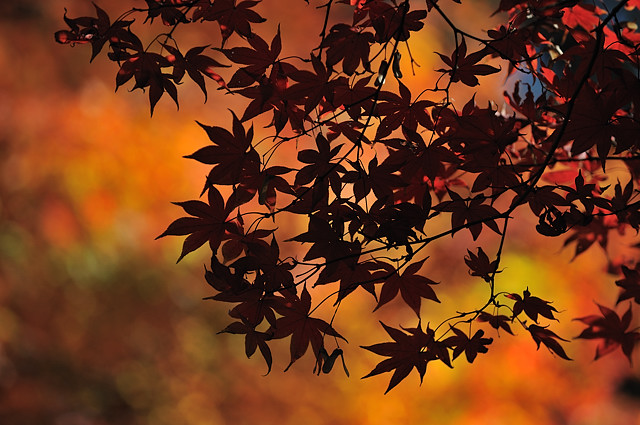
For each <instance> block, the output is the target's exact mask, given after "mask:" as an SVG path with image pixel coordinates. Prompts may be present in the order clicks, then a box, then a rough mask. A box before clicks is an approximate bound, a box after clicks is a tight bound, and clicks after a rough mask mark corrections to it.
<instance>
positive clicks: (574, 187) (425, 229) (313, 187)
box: [55, 0, 640, 391]
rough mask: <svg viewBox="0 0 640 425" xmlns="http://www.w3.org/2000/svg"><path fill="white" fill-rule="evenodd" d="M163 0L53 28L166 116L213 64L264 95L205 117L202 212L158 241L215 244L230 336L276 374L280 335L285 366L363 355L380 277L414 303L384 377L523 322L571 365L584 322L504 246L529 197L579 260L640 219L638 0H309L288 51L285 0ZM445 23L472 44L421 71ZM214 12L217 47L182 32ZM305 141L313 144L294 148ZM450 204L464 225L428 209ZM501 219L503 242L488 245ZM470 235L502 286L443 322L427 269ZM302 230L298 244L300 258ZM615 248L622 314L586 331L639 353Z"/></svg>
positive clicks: (637, 274) (198, 155)
mask: <svg viewBox="0 0 640 425" xmlns="http://www.w3.org/2000/svg"><path fill="white" fill-rule="evenodd" d="M145 1H146V6H147V7H146V8H132V9H131V10H129V11H128V12H126V13H124V14H122V15H120V17H118V18H117V19H112V18H111V17H110V15H109V14H108V13H107V12H106V11H105V10H103V9H101V8H100V7H99V6H98V5H95V16H85V17H77V18H71V17H69V16H67V15H68V14H67V13H65V16H64V21H65V22H66V24H67V26H68V28H67V29H64V30H60V31H58V32H56V34H55V39H56V41H58V42H59V43H62V44H69V45H75V44H85V45H90V46H91V49H92V51H91V59H92V60H93V59H94V58H95V57H96V56H97V55H99V54H101V53H103V52H106V56H107V57H108V58H109V59H110V60H111V61H113V62H115V64H117V66H118V72H117V75H116V89H117V88H119V87H121V86H128V87H129V88H130V89H132V90H135V89H140V90H141V91H144V92H146V93H148V96H149V104H150V108H151V113H152V114H153V110H154V108H155V107H156V104H157V103H158V101H159V100H160V99H161V98H162V97H163V96H164V94H165V93H166V94H168V96H169V97H170V98H171V99H172V100H173V101H174V102H175V103H176V105H177V104H178V88H179V85H180V84H181V83H183V82H184V81H185V80H188V79H190V80H192V81H193V82H194V83H195V84H196V85H197V86H198V87H199V88H200V90H201V91H202V92H203V94H204V95H205V100H206V98H207V96H209V97H210V93H208V92H207V86H208V84H211V82H209V83H208V82H207V79H210V80H213V84H212V85H213V87H216V88H218V90H220V92H221V93H224V94H227V95H233V96H235V97H236V98H241V99H245V107H244V109H241V110H236V111H233V112H232V113H231V114H230V116H229V117H228V118H229V119H228V120H227V121H225V122H226V124H225V122H216V123H212V124H204V123H202V124H201V123H199V124H200V126H201V127H202V129H203V130H204V132H205V133H206V135H207V136H208V138H209V139H210V141H211V143H210V144H209V145H207V146H204V147H202V148H201V149H199V150H198V151H196V152H194V153H191V154H189V155H187V158H191V159H193V160H195V161H198V162H200V163H204V164H208V165H210V166H211V171H210V173H209V174H208V176H207V179H206V182H205V185H204V190H203V193H202V199H201V200H191V201H186V202H178V203H176V205H178V206H179V207H181V208H182V209H183V210H184V213H185V214H186V215H185V217H182V218H178V219H177V220H175V221H174V222H173V223H171V224H170V225H169V226H168V228H167V229H166V230H165V231H164V232H163V233H162V234H161V235H160V237H163V236H168V235H175V236H186V239H185V240H184V245H183V249H182V253H181V254H180V257H179V258H180V259H182V258H183V257H184V256H185V255H187V254H189V253H190V252H192V251H194V250H196V249H198V248H200V247H202V246H203V245H207V246H208V249H210V250H211V252H212V256H211V263H210V264H208V266H207V269H206V273H205V279H206V281H207V283H208V284H209V285H210V286H211V289H212V291H213V294H212V295H211V297H209V299H211V300H215V301H219V302H222V303H229V304H230V305H231V308H230V310H229V315H230V316H231V319H232V321H231V323H230V324H229V325H228V326H227V327H226V328H225V329H223V330H222V331H221V332H225V333H231V334H239V335H243V337H244V339H245V342H246V355H247V356H248V357H251V356H252V355H253V354H254V353H255V352H256V350H257V349H259V351H260V354H261V355H262V357H263V358H264V360H265V361H266V364H267V367H268V369H269V370H271V366H272V353H271V349H270V345H269V344H270V343H272V341H274V340H278V339H286V340H288V341H289V344H290V360H289V366H288V367H287V369H288V368H289V367H290V366H291V365H292V364H293V363H295V362H296V361H297V360H298V359H300V358H301V357H303V356H304V355H305V354H307V353H311V354H310V355H312V356H314V357H315V359H316V371H317V373H329V372H331V371H332V369H333V367H334V365H335V364H336V360H337V358H338V357H340V358H341V360H342V365H343V366H344V370H345V372H346V371H347V367H346V363H345V359H344V354H343V350H342V349H341V348H340V344H342V343H344V342H345V341H346V340H345V337H344V336H343V333H342V332H341V331H340V314H339V310H340V306H341V305H342V304H344V303H345V302H348V301H349V297H350V295H351V294H352V293H353V292H354V291H366V292H368V293H369V294H370V297H371V299H372V304H371V306H372V308H374V309H376V310H377V309H382V308H385V305H386V304H387V303H389V302H390V301H391V300H393V299H396V298H401V299H402V301H403V302H404V303H405V304H406V306H407V308H408V309H410V311H413V313H412V314H415V317H416V322H415V323H414V324H406V326H403V327H399V328H395V327H393V326H390V325H389V324H385V323H382V326H383V327H384V330H385V331H386V332H387V333H388V335H389V338H390V340H388V341H386V342H381V343H377V344H373V345H369V346H364V347H363V348H365V349H366V350H369V351H371V352H373V353H375V354H377V355H380V356H382V357H385V358H384V359H383V360H381V361H380V362H379V363H378V365H377V366H376V367H375V368H374V369H373V370H372V371H371V372H370V373H369V374H368V375H367V377H368V376H374V375H378V374H381V373H387V372H389V373H391V378H390V382H389V384H388V388H387V391H389V390H391V389H392V388H393V387H394V386H395V385H397V384H398V383H399V382H400V381H402V380H403V379H404V378H405V377H406V376H407V375H409V373H411V372H412V370H413V369H414V368H415V369H416V370H417V372H418V374H419V376H420V378H421V379H422V377H423V376H424V375H425V373H426V368H427V364H428V363H429V362H443V363H444V364H446V365H447V366H449V367H453V363H454V362H455V361H458V358H462V357H464V358H465V359H466V360H467V361H468V362H470V363H473V362H474V360H475V359H476V358H477V356H478V355H479V354H484V353H487V351H488V350H489V348H490V346H491V344H492V343H493V337H492V335H497V333H498V332H499V331H502V332H503V333H508V334H513V329H514V327H521V328H523V329H524V330H526V331H527V332H528V334H530V336H531V338H532V339H533V341H534V342H535V343H536V344H537V346H538V347H540V345H541V344H542V345H544V346H545V347H546V348H547V349H548V350H549V351H550V352H551V353H553V354H555V355H557V356H558V357H560V358H562V359H566V360H570V358H569V356H568V355H567V353H566V351H565V348H564V343H565V342H566V341H567V339H565V338H563V337H561V336H559V335H557V334H556V333H555V332H554V331H553V330H552V328H553V321H555V320H557V317H556V315H557V310H556V308H555V307H554V306H553V305H552V304H551V302H550V301H547V300H544V299H541V298H540V297H538V296H536V295H534V294H535V290H533V291H530V289H529V288H522V290H521V291H520V292H518V293H511V292H506V291H504V290H501V285H500V279H499V277H500V275H499V273H500V272H501V264H500V263H501V259H502V257H503V254H504V253H503V249H504V246H505V245H504V242H505V239H506V238H507V235H508V234H509V233H510V232H509V231H510V229H511V228H512V227H513V226H514V221H517V218H516V217H517V216H516V214H515V213H516V210H518V212H520V211H529V212H530V213H532V214H533V215H535V217H536V220H537V224H536V225H535V230H536V231H537V232H538V233H539V234H541V235H544V236H546V237H551V238H555V237H561V238H564V240H565V245H570V244H573V245H574V246H575V248H574V249H575V255H576V256H578V255H580V254H581V253H583V252H584V251H585V250H587V249H588V248H589V247H590V246H592V245H594V244H599V245H600V246H601V247H602V248H604V249H605V252H606V249H607V247H608V242H609V234H610V233H611V232H619V233H624V232H627V233H628V232H635V233H637V232H638V230H640V197H639V190H638V187H639V184H640V155H639V149H640V120H639V117H638V115H639V111H638V109H640V78H639V77H640V60H639V53H640V52H639V46H640V33H639V32H638V26H637V18H638V17H639V16H640V13H639V12H638V7H640V2H639V1H638V0H612V1H597V0H596V1H589V2H583V1H578V0H568V1H566V0H565V1H562V0H529V1H525V0H501V1H500V2H499V5H498V7H497V10H496V11H495V14H497V15H498V16H500V17H501V19H502V24H500V25H498V26H497V27H495V28H486V29H485V30H486V32H482V33H471V32H468V31H465V30H464V29H463V28H462V27H461V26H459V25H458V23H456V22H454V20H453V19H452V18H451V17H450V16H449V15H448V14H447V13H446V12H445V10H443V4H444V3H447V7H449V6H452V5H449V3H451V0H440V1H436V0H426V1H417V0H414V1H409V0H406V1H400V0H391V1H383V0H325V1H323V2H318V4H317V5H313V4H310V5H309V6H308V8H309V13H322V14H323V16H324V25H323V27H322V28H318V34H319V37H318V39H317V43H315V46H316V47H315V48H313V49H312V50H311V51H302V52H298V53H297V54H296V56H287V57H283V55H282V51H283V44H285V45H286V43H287V40H286V39H283V37H281V32H280V29H279V27H278V30H277V31H276V32H275V34H273V33H272V34H265V33H263V32H262V31H261V26H260V24H261V23H263V22H264V21H265V19H264V18H263V17H262V16H261V14H260V7H268V3H269V0H266V1H264V2H260V1H252V0H213V1H210V0H145ZM291 1H293V0H291ZM296 1H300V2H302V1H303V0H296ZM453 1H454V2H455V3H462V1H461V0H453ZM306 3H310V2H309V1H308V0H307V1H306ZM314 3H315V2H314ZM458 7H465V6H464V5H461V6H458ZM469 7H472V5H471V3H469ZM345 16H348V17H349V18H348V19H346V20H344V19H343V20H341V19H340V17H345ZM136 18H137V19H136ZM430 21H433V22H436V21H438V22H443V23H444V25H445V26H446V28H447V29H448V31H449V34H450V38H451V42H452V46H453V48H452V50H451V51H446V52H438V53H437V54H436V58H435V59H436V60H437V61H438V62H439V63H440V65H438V66H439V68H438V69H436V70H430V69H419V70H418V68H417V64H418V62H419V61H420V58H416V57H414V54H413V53H412V50H411V48H410V46H411V43H412V41H413V39H414V37H415V34H416V33H418V32H420V31H422V30H423V28H424V27H425V25H427V23H428V22H430ZM154 22H156V24H157V23H160V25H161V32H160V33H159V34H158V35H157V36H156V37H154V38H152V39H150V40H146V41H143V40H141V39H140V37H139V36H138V35H136V32H135V31H136V27H135V25H145V24H146V25H151V24H153V23H154ZM207 23H217V26H218V27H219V29H220V35H221V38H220V39H219V41H218V42H217V43H218V44H217V45H213V44H212V45H210V46H184V45H183V44H182V43H180V42H179V37H180V31H179V29H180V28H181V27H183V26H186V25H199V24H207ZM283 24H284V23H283ZM227 68H228V69H227ZM417 71H420V72H431V73H434V75H435V76H436V78H434V79H433V81H435V83H434V84H433V85H431V86H428V87H423V88H422V90H421V91H419V92H417V91H415V90H414V91H413V92H412V91H411V90H410V89H409V87H408V86H407V85H405V83H404V82H403V78H405V79H406V76H404V77H403V74H407V73H409V72H414V73H415V72H417ZM499 72H503V73H504V75H505V76H506V77H507V78H508V79H509V81H511V82H512V83H511V84H507V85H505V87H507V89H506V90H505V92H504V96H503V97H501V98H500V99H495V102H491V103H488V104H487V105H479V104H477V103H476V101H475V97H471V98H470V99H469V98H468V99H465V100H464V101H463V102H461V103H460V102H456V101H454V99H453V97H452V95H451V94H452V91H453V90H454V88H456V87H460V86H467V87H476V86H479V85H481V84H482V81H483V78H484V77H485V76H487V75H490V74H496V73H499ZM221 74H223V75H225V76H226V77H225V78H223V77H222V76H221ZM205 77H206V78H205ZM502 102H506V106H505V107H504V108H502V109H498V107H497V104H499V103H502ZM262 116H266V117H268V118H269V119H270V125H269V127H268V129H269V131H270V132H271V136H270V137H268V138H265V139H262V140H257V138H256V137H255V135H254V129H253V125H252V122H253V120H254V119H255V118H256V117H262ZM220 121H223V120H222V119H221V120H220ZM292 145H293V146H294V147H295V148H296V149H297V157H295V158H291V157H281V156H278V155H277V152H278V151H279V150H281V149H284V148H283V146H292ZM612 163H615V164H616V165H617V166H618V167H617V171H616V177H615V179H613V178H611V177H610V175H609V174H607V172H608V170H609V168H610V167H611V164H612ZM621 168H622V171H621ZM223 194H224V195H223ZM292 215H298V216H300V217H301V218H303V219H304V220H305V222H306V225H305V228H306V230H304V231H303V232H302V233H299V234H297V235H295V236H293V237H289V238H288V239H287V238H286V237H284V236H283V235H282V234H281V233H280V232H279V231H278V230H277V229H278V222H279V221H280V222H283V221H282V220H287V218H288V217H291V216H292ZM443 218H444V220H445V222H446V223H449V224H448V225H447V227H446V228H444V229H443V228H442V227H441V226H440V227H437V226H436V227H434V226H430V224H431V223H432V222H433V221H434V220H440V221H439V222H440V223H442V222H443V220H442V219H443ZM434 229H435V230H434ZM438 229H439V230H438ZM486 233H493V234H495V235H497V238H493V239H491V240H492V241H493V242H486V241H484V239H486V238H481V235H483V234H486ZM461 235H462V236H461ZM467 235H470V236H471V239H469V238H468V237H467ZM451 237H453V238H461V240H462V241H463V242H462V243H465V242H464V241H467V242H468V243H469V246H468V247H467V248H468V249H467V256H466V257H464V258H463V259H462V258H461V259H460V263H461V264H464V265H466V267H467V268H468V271H469V274H470V275H471V276H473V277H476V278H478V281H479V282H478V284H482V285H484V287H485V288H486V297H485V298H484V299H482V300H480V302H479V303H478V305H477V307H476V308H475V309H472V310H469V311H459V309H458V308H457V306H455V305H452V306H451V311H452V312H456V313H455V314H454V315H452V316H451V317H449V318H448V319H446V320H444V321H442V322H441V323H439V324H435V325H432V324H426V323H428V322H429V323H431V322H430V320H429V318H428V317H427V315H426V314H424V313H423V310H425V309H423V308H422V307H423V306H424V305H426V304H429V303H439V302H440V300H439V298H438V290H439V287H440V286H443V285H446V283H447V282H436V281H434V280H432V279H430V278H429V277H427V276H424V275H423V272H422V271H421V270H422V269H423V265H424V264H425V262H427V261H428V258H427V256H426V251H427V247H431V246H432V245H434V244H437V243H438V241H439V240H441V239H443V238H451ZM465 238H466V239H465ZM495 240H497V241H498V242H497V243H495ZM285 244H286V245H288V246H289V247H291V246H295V247H297V252H299V253H300V254H299V255H295V256H283V255H282V254H281V247H282V246H284V245H285ZM481 244H482V246H481ZM287 252H291V250H290V249H287ZM463 260H464V263H463ZM610 263H611V264H610V269H611V270H613V271H616V272H617V273H619V276H620V278H619V279H618V280H615V281H613V279H612V283H611V285H612V291H619V297H618V301H617V303H618V304H620V306H619V309H620V312H616V310H615V308H616V306H610V307H606V306H604V305H598V307H599V313H597V314H594V315H587V316H585V317H582V318H580V319H577V320H579V321H581V322H582V323H583V324H584V325H586V328H585V329H584V331H583V332H582V333H581V334H580V335H579V336H578V338H585V339H595V340H597V341H599V346H598V348H597V351H596V358H598V357H601V356H603V355H605V354H608V353H610V352H612V351H616V350H618V349H619V350H621V351H622V353H623V354H624V355H625V356H626V357H627V358H629V360H631V355H632V352H633V350H634V348H635V347H636V344H637V343H638V340H640V331H638V329H637V328H635V329H634V328H632V323H633V312H634V309H635V308H637V307H636V305H637V304H638V303H639V302H640V262H638V261H637V259H633V258H631V259H629V258H627V259H626V260H625V261H624V262H620V261H618V260H616V259H610ZM319 286H325V287H328V288H331V289H330V293H329V295H326V294H327V291H326V290H324V291H319V290H317V289H314V288H317V287H319ZM617 287H619V289H618V288H617ZM319 294H322V295H319ZM331 303H333V309H332V311H331V314H330V315H329V316H327V317H318V316H319V313H318V311H317V309H318V307H319V306H320V305H323V304H325V305H329V304H331ZM595 308H596V307H595V306H594V309H595ZM372 317H373V316H372ZM361 320H364V318H363V319H361ZM525 334H526V333H525ZM329 352H331V354H329ZM462 354H464V356H462ZM347 373H348V372H347Z"/></svg>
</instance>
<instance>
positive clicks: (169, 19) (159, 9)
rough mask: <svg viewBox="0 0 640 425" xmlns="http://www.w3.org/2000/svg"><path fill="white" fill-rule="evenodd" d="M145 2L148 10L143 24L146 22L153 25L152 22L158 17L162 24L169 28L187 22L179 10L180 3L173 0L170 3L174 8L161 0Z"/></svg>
mask: <svg viewBox="0 0 640 425" xmlns="http://www.w3.org/2000/svg"><path fill="white" fill-rule="evenodd" d="M145 2H146V3H147V8H148V9H147V18H146V19H145V23H146V22H147V21H150V22H151V23H153V20H154V19H155V18H157V17H158V16H160V19H162V23H163V24H165V25H170V26H173V25H176V24H178V23H188V22H189V20H188V19H187V17H186V16H185V14H184V13H183V12H182V11H181V10H180V6H181V3H182V2H181V1H175V0H174V1H173V2H172V3H173V4H175V6H170V5H169V4H166V3H168V2H165V1H163V0H145Z"/></svg>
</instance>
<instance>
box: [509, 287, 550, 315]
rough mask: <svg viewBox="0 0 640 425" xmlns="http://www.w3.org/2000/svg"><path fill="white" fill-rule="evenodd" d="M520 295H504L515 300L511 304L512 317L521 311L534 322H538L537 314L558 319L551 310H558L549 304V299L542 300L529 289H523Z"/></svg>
mask: <svg viewBox="0 0 640 425" xmlns="http://www.w3.org/2000/svg"><path fill="white" fill-rule="evenodd" d="M522 295H523V296H522V297H521V296H520V295H518V294H507V295H506V297H507V298H510V299H512V300H515V303H514V304H513V317H516V316H518V315H519V314H520V313H522V312H523V311H524V312H525V313H526V315H527V316H529V317H530V318H531V320H533V321H534V322H536V323H538V315H540V316H543V317H546V318H547V319H551V320H558V319H556V318H555V317H553V312H554V311H555V312H556V313H557V312H558V310H556V309H555V307H553V306H552V305H549V301H544V300H543V299H541V298H538V297H534V296H532V295H531V292H529V289H528V288H527V289H525V290H524V292H523V293H522Z"/></svg>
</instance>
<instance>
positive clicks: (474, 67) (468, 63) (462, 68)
mask: <svg viewBox="0 0 640 425" xmlns="http://www.w3.org/2000/svg"><path fill="white" fill-rule="evenodd" d="M486 54H487V52H486V51H484V50H478V51H477V52H474V53H471V54H469V55H467V44H466V43H465V41H464V38H463V39H462V41H461V42H460V44H459V45H458V46H457V47H456V49H455V50H454V51H453V53H452V54H451V57H446V56H444V55H443V54H440V53H438V55H439V56H440V58H441V59H442V61H443V62H444V63H445V64H447V66H448V67H449V69H438V70H437V71H438V72H443V73H445V74H449V76H450V78H451V82H453V83H455V82H457V81H460V82H462V83H463V84H466V85H467V86H470V87H475V86H477V85H478V84H479V81H478V77H477V75H489V74H495V73H496V72H500V69H498V68H495V67H493V66H491V65H484V64H478V62H480V61H481V60H482V59H483V58H484V57H485V56H486Z"/></svg>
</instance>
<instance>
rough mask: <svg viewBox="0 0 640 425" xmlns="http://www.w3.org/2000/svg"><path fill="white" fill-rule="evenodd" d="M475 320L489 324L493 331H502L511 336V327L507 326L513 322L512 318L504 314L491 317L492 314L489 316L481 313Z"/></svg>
mask: <svg viewBox="0 0 640 425" xmlns="http://www.w3.org/2000/svg"><path fill="white" fill-rule="evenodd" d="M477 320H478V321H479V322H487V323H489V325H491V327H492V328H494V329H497V330H500V329H504V330H505V332H507V333H510V334H511V335H513V332H512V331H511V325H510V324H509V323H511V322H512V321H513V318H510V317H507V316H505V315H504V314H498V315H493V314H489V313H487V312H484V311H481V312H480V314H479V315H478V319H477Z"/></svg>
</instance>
